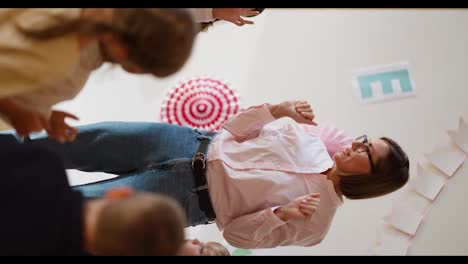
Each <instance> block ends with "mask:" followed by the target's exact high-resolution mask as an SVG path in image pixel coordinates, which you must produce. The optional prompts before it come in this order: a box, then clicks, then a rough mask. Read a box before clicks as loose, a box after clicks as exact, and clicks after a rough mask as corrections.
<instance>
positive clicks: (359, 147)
mask: <svg viewBox="0 0 468 264" xmlns="http://www.w3.org/2000/svg"><path fill="white" fill-rule="evenodd" d="M354 141H355V142H357V144H355V145H354V146H353V148H354V150H355V151H356V152H357V153H361V152H364V151H365V152H367V156H368V157H369V162H370V166H371V172H375V166H374V162H373V161H372V156H371V153H370V144H369V140H368V139H367V135H362V136H360V137H357V138H356V139H355V140H354Z"/></svg>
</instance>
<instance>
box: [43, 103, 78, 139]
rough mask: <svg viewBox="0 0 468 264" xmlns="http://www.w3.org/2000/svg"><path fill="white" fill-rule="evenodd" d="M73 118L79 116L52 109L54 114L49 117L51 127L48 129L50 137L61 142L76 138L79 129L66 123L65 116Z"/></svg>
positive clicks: (76, 118)
mask: <svg viewBox="0 0 468 264" xmlns="http://www.w3.org/2000/svg"><path fill="white" fill-rule="evenodd" d="M67 117H68V118H72V119H75V120H78V117H76V116H74V115H72V114H69V113H66V112H62V111H55V110H54V111H52V114H51V116H50V119H49V124H50V129H48V130H47V133H48V134H49V137H51V138H53V139H55V140H57V141H58V142H60V143H62V144H63V143H65V142H72V141H73V140H75V138H76V135H77V134H78V132H79V131H78V129H76V128H74V127H71V126H69V125H68V124H67V123H65V118H67Z"/></svg>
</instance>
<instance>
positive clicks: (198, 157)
mask: <svg viewBox="0 0 468 264" xmlns="http://www.w3.org/2000/svg"><path fill="white" fill-rule="evenodd" d="M197 160H201V161H202V162H203V167H202V169H205V160H206V155H205V154H204V153H202V152H197V154H195V156H193V159H192V169H195V168H194V163H195V161H197Z"/></svg>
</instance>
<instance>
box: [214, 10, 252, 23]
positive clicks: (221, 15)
mask: <svg viewBox="0 0 468 264" xmlns="http://www.w3.org/2000/svg"><path fill="white" fill-rule="evenodd" d="M258 14H260V12H258V11H254V10H252V8H213V18H217V19H221V20H226V21H229V22H231V23H233V24H236V25H238V26H243V25H245V24H253V23H254V22H253V21H250V20H245V19H243V18H242V17H252V16H256V15H258Z"/></svg>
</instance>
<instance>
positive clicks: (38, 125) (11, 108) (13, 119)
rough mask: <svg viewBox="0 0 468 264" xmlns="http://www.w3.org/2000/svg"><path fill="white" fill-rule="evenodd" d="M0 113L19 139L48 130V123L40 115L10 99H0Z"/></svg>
mask: <svg viewBox="0 0 468 264" xmlns="http://www.w3.org/2000/svg"><path fill="white" fill-rule="evenodd" d="M0 113H1V114H3V116H4V117H5V118H6V119H7V120H6V121H7V122H9V123H10V124H11V125H12V126H13V127H14V128H15V130H16V132H17V133H18V135H19V136H21V137H23V136H27V135H29V134H30V133H32V132H37V131H41V130H42V129H46V130H48V129H49V122H48V121H47V118H45V117H44V116H43V115H42V114H40V113H37V112H33V111H30V110H28V109H26V108H24V107H22V106H21V105H19V104H17V103H15V101H14V100H12V99H10V98H2V99H0Z"/></svg>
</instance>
